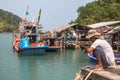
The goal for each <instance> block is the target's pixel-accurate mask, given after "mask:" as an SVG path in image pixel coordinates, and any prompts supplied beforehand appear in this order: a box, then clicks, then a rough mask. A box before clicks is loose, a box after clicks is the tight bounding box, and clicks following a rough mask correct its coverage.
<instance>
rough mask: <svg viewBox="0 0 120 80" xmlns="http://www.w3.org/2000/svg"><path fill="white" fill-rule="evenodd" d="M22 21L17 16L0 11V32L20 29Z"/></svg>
mask: <svg viewBox="0 0 120 80" xmlns="http://www.w3.org/2000/svg"><path fill="white" fill-rule="evenodd" d="M20 21H21V18H20V17H18V16H17V15H14V14H13V13H11V12H8V11H4V10H2V9H0V32H12V31H13V30H15V29H17V28H18V27H19V22H20Z"/></svg>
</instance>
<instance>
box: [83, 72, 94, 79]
mask: <svg viewBox="0 0 120 80" xmlns="http://www.w3.org/2000/svg"><path fill="white" fill-rule="evenodd" d="M93 71H95V70H91V71H90V72H89V73H88V75H87V76H86V78H85V79H84V80H87V79H88V78H89V77H90V75H91V74H92V73H93Z"/></svg>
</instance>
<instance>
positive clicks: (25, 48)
mask: <svg viewBox="0 0 120 80" xmlns="http://www.w3.org/2000/svg"><path fill="white" fill-rule="evenodd" d="M24 29H25V31H26V32H25V33H24V34H23V32H22V33H18V34H19V37H18V36H15V39H14V40H13V48H14V49H15V51H17V52H18V53H20V54H41V53H44V52H45V49H46V48H48V46H45V45H39V42H38V37H39V34H38V33H37V32H36V31H37V29H36V26H24ZM27 31H30V32H27Z"/></svg>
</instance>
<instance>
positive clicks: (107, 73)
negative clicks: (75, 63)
mask: <svg viewBox="0 0 120 80" xmlns="http://www.w3.org/2000/svg"><path fill="white" fill-rule="evenodd" d="M75 80H120V65H117V66H115V67H109V68H107V69H105V70H102V71H99V70H91V69H89V68H83V69H81V70H80V72H79V74H77V75H76V79H75Z"/></svg>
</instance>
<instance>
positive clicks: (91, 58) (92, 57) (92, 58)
mask: <svg viewBox="0 0 120 80" xmlns="http://www.w3.org/2000/svg"><path fill="white" fill-rule="evenodd" d="M88 57H89V58H90V60H91V61H92V62H97V61H98V60H97V59H96V58H95V57H94V56H93V53H92V52H91V53H89V54H88ZM115 58H116V59H117V61H116V64H117V65H120V56H119V55H115Z"/></svg>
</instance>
